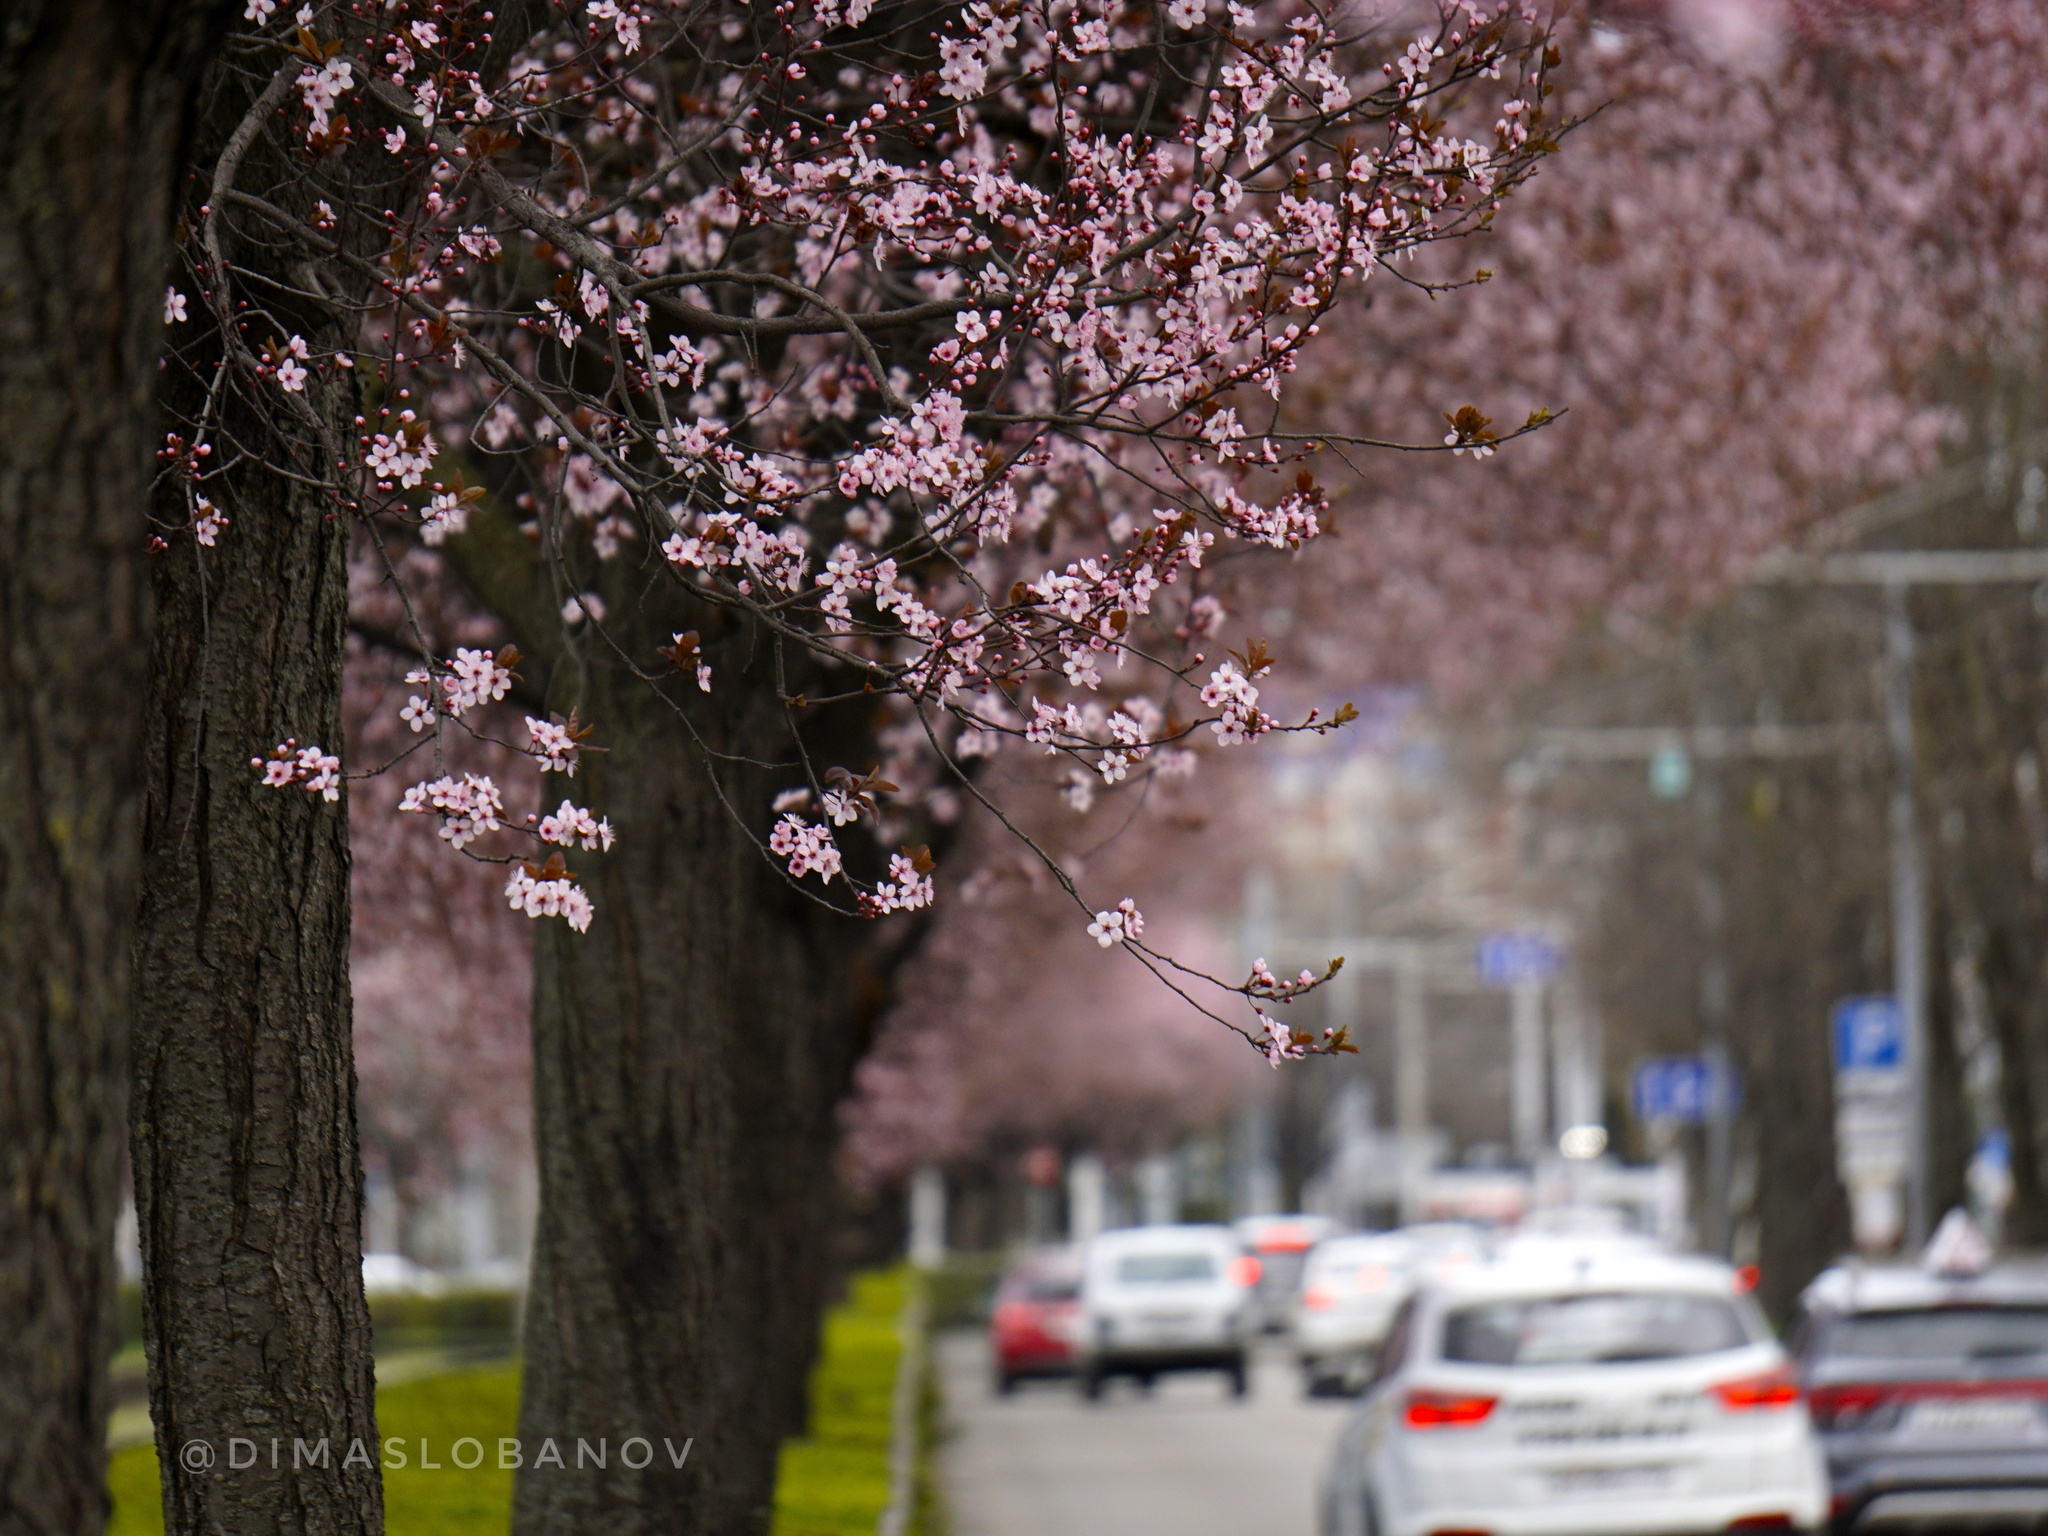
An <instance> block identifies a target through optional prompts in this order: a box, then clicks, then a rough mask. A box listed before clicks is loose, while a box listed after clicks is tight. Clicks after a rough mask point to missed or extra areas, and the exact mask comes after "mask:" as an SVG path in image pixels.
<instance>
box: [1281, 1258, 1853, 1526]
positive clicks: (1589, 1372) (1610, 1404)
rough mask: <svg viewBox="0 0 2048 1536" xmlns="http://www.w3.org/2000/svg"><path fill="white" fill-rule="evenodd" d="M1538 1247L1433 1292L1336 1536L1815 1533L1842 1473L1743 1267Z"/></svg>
mask: <svg viewBox="0 0 2048 1536" xmlns="http://www.w3.org/2000/svg"><path fill="white" fill-rule="evenodd" d="M1546 1248H1548V1245H1542V1246H1541V1247H1539V1246H1537V1245H1527V1246H1524V1247H1522V1248H1521V1249H1520V1251H1519V1252H1518V1253H1516V1254H1514V1255H1512V1256H1507V1257H1502V1258H1498V1259H1495V1260H1491V1261H1486V1262H1481V1263H1476V1264H1471V1265H1466V1266H1462V1267H1460V1268H1458V1269H1456V1270H1454V1271H1451V1272H1450V1273H1448V1274H1446V1275H1443V1276H1441V1277H1439V1278H1438V1279H1436V1280H1434V1281H1432V1282H1430V1283H1429V1284H1427V1285H1425V1286H1423V1287H1422V1288H1421V1289H1420V1290H1418V1291H1417V1292H1416V1294H1415V1296H1414V1297H1413V1298H1411V1299H1410V1300H1409V1301H1408V1302H1407V1303H1405V1304H1404V1306H1403V1308H1402V1311H1401V1314H1400V1315H1399V1316H1398V1317H1397V1318H1396V1319H1395V1320H1394V1324H1393V1327H1392V1329H1391V1330H1390V1332H1389V1334H1388V1337H1387V1341H1386V1344H1385V1345H1384V1346H1383V1347H1382V1349H1381V1352H1380V1361H1379V1366H1378V1369H1377V1373H1376V1376H1375V1379H1374V1381H1373V1383H1372V1385H1371V1386H1370V1387H1369V1389H1368V1390H1367V1394H1366V1397H1365V1401H1364V1402H1363V1403H1362V1404H1361V1405H1360V1407H1359V1410H1358V1412H1357V1413H1356V1415H1354V1416H1353V1418H1352V1419H1351V1420H1350V1421H1349V1422H1348V1423H1347V1424H1346V1425H1345V1427H1344V1429H1343V1431H1342V1433H1341V1434H1340V1435H1339V1437H1338V1440H1337V1444H1336V1446H1335V1448H1334V1451H1333V1453H1332V1456H1331V1462H1330V1468H1329V1471H1328V1473H1327V1475H1326V1477H1325V1479H1324V1485H1323V1489H1322V1499H1321V1506H1322V1509H1321V1513H1322V1526H1323V1531H1324V1533H1325V1536H1453V1533H1456V1536H1605V1533H1615V1536H1621V1533H1627V1536H1689V1533H1707V1532H1724V1531H1743V1530H1746V1531H1761V1530H1773V1529H1776V1530H1811V1529H1814V1528H1817V1527H1819V1526H1820V1525H1821V1524H1822V1523H1823V1522H1824V1521H1825V1519H1826V1517H1827V1513H1828V1487H1827V1477H1826V1472H1825V1470H1824V1468H1823V1466H1822V1463H1821V1457H1820V1453H1819V1451H1818V1449H1817V1447H1816V1444H1815V1439H1814V1433H1813V1427H1812V1425H1811V1423H1810V1422H1809V1421H1808V1419H1807V1413H1806V1405H1805V1404H1804V1402H1803V1401H1802V1400H1801V1398H1800V1393H1799V1389H1798V1386H1797V1385H1796V1383H1795V1382H1794V1380H1793V1376H1792V1373H1791V1369H1790V1366H1789V1363H1788V1361H1787V1359H1786V1356H1785V1352H1784V1351H1783V1350H1782V1349H1780V1348H1779V1346H1778V1344H1777V1342H1776V1340H1774V1339H1773V1338H1772V1336H1771V1333H1770V1330H1769V1328H1768V1326H1767V1325H1766V1324H1765V1322H1764V1319H1763V1316H1762V1314H1761V1313H1760V1312H1759V1311H1758V1310H1757V1307H1756V1304H1755V1303H1754V1301H1753V1300H1752V1299H1751V1298H1750V1297H1749V1296H1748V1295H1747V1294H1745V1293H1744V1284H1743V1282H1742V1280H1741V1279H1740V1278H1739V1277H1738V1276H1737V1275H1736V1274H1735V1272H1734V1271H1733V1270H1731V1269H1729V1268H1728V1267H1727V1266H1726V1265H1724V1264H1720V1263H1716V1262H1710V1261H1708V1260H1704V1259H1696V1258H1677V1257H1673V1256H1669V1255H1665V1254H1660V1253H1656V1252H1652V1251H1647V1250H1643V1249H1637V1248H1633V1247H1627V1246H1621V1245H1602V1246H1598V1247H1592V1248H1586V1247H1580V1248H1576V1249H1574V1248H1572V1247H1569V1246H1565V1245H1559V1246H1558V1247H1556V1248H1554V1249H1549V1251H1544V1249H1546Z"/></svg>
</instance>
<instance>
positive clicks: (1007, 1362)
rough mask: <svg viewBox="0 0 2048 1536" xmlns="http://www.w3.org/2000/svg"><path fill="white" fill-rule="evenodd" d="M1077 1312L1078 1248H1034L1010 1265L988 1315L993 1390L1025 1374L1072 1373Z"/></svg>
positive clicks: (1001, 1389) (1008, 1386)
mask: <svg viewBox="0 0 2048 1536" xmlns="http://www.w3.org/2000/svg"><path fill="white" fill-rule="evenodd" d="M1080 1318H1081V1260H1080V1256H1079V1255H1078V1254H1074V1253H1071V1252H1067V1251H1064V1250H1061V1251H1055V1252H1050V1253H1036V1254H1033V1255H1031V1256H1030V1257H1029V1258H1026V1259H1020V1260H1018V1262H1017V1263H1015V1264H1013V1265H1011V1266H1010V1270H1009V1272H1008V1273H1007V1274H1005V1275H1004V1276H1003V1281H1002V1284H1001V1285H999V1286H997V1287H996V1298H995V1311H994V1313H993V1314H992V1315H991V1316H990V1318H989V1328H988V1337H989V1353H990V1354H991V1355H992V1356H993V1357H994V1359H995V1377H996V1390H997V1391H999V1392H1010V1391H1013V1390H1015V1388H1016V1385H1017V1383H1018V1382H1020V1381H1022V1380H1024V1379H1025V1378H1026V1377H1031V1376H1068V1375H1071V1374H1072V1373H1073V1369H1074V1330H1075V1328H1076V1327H1077V1326H1079V1323H1080Z"/></svg>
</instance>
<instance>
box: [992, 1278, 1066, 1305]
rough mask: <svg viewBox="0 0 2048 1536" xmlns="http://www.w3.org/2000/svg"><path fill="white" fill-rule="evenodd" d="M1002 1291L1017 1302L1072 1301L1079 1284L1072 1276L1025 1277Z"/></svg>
mask: <svg viewBox="0 0 2048 1536" xmlns="http://www.w3.org/2000/svg"><path fill="white" fill-rule="evenodd" d="M1004 1289H1005V1290H1007V1291H1008V1292H1009V1293H1010V1295H1011V1296H1013V1297H1015V1298H1016V1299H1017V1300H1019V1301H1072V1300H1073V1299H1074V1298H1075V1297H1076V1296H1078V1295H1080V1294H1081V1282H1080V1281H1079V1280H1078V1279H1076V1278H1075V1277H1074V1276H1072V1275H1025V1276H1024V1277H1022V1278H1021V1279H1018V1280H1014V1281H1012V1282H1011V1283H1010V1284H1009V1285H1008V1286H1006V1287H1004Z"/></svg>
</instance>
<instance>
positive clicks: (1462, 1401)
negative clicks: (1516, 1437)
mask: <svg viewBox="0 0 2048 1536" xmlns="http://www.w3.org/2000/svg"><path fill="white" fill-rule="evenodd" d="M1499 1401H1500V1399H1499V1398H1497V1397H1482V1396H1479V1395H1478V1394H1476V1393H1469V1392H1430V1391H1426V1390H1417V1391H1413V1392H1410V1393H1409V1394H1408V1409H1407V1412H1406V1414H1405V1415H1404V1417H1405V1419H1406V1420H1407V1424H1408V1427H1409V1428H1410V1429H1461V1428H1464V1427H1466V1426H1469V1425H1473V1424H1483V1423H1484V1422H1485V1421H1486V1417H1487V1415H1488V1414H1490V1413H1492V1412H1493V1408H1494V1404H1496V1403H1498V1402H1499Z"/></svg>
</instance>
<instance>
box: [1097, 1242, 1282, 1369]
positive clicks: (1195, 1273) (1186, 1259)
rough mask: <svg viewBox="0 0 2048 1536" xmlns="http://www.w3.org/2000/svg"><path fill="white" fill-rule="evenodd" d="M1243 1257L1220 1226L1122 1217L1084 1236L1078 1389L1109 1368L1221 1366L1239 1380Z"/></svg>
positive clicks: (1249, 1268)
mask: <svg viewBox="0 0 2048 1536" xmlns="http://www.w3.org/2000/svg"><path fill="white" fill-rule="evenodd" d="M1256 1279H1257V1271H1256V1268H1255V1266H1254V1264H1253V1262H1252V1261H1251V1260H1249V1259H1248V1258H1247V1257H1246V1255H1245V1254H1244V1251H1243V1250H1242V1248H1240V1246H1239V1245H1238V1241H1237V1236H1236V1234H1235V1233H1233V1232H1232V1231H1231V1230H1230V1228H1228V1227H1220V1226H1216V1227H1212V1226H1172V1227H1126V1228H1123V1229H1121V1230H1119V1231H1115V1232H1105V1233H1103V1234H1102V1235H1101V1236H1100V1237H1098V1238H1096V1239H1095V1240H1094V1241H1093V1242H1092V1243H1090V1244H1089V1245H1088V1256H1087V1260H1086V1264H1085V1268H1084V1270H1083V1275H1082V1281H1081V1329H1080V1341H1079V1342H1080V1358H1079V1361H1078V1363H1077V1369H1076V1376H1077V1378H1078V1380H1079V1381H1080V1383H1081V1391H1082V1393H1083V1394H1084V1395H1085V1396H1087V1397H1089V1398H1091V1399H1093V1398H1097V1397H1100V1396H1101V1395H1102V1388H1103V1383H1104V1382H1106V1381H1107V1380H1108V1379H1109V1378H1110V1377H1112V1376H1129V1377H1133V1378H1135V1379H1136V1380H1137V1381H1138V1382H1139V1383H1140V1384H1141V1385H1143V1386H1150V1385H1151V1384H1152V1381H1153V1378H1155V1377H1157V1376H1160V1375H1163V1374H1165V1373H1166V1372H1168V1371H1222V1372H1224V1373H1225V1374H1226V1375H1228V1376H1229V1378H1230V1388H1231V1392H1232V1393H1233V1394H1234V1395H1235V1396H1238V1397H1242V1396H1244V1394H1245V1391H1246V1389H1247V1379H1246V1375H1245V1348H1246V1341H1247V1339H1248V1338H1249V1336H1250V1333H1251V1331H1252V1319H1251V1307H1250V1302H1249V1297H1248V1294H1247V1292H1248V1290H1249V1287H1250V1286H1251V1285H1252V1284H1253V1283H1254V1282H1255V1280H1256Z"/></svg>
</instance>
